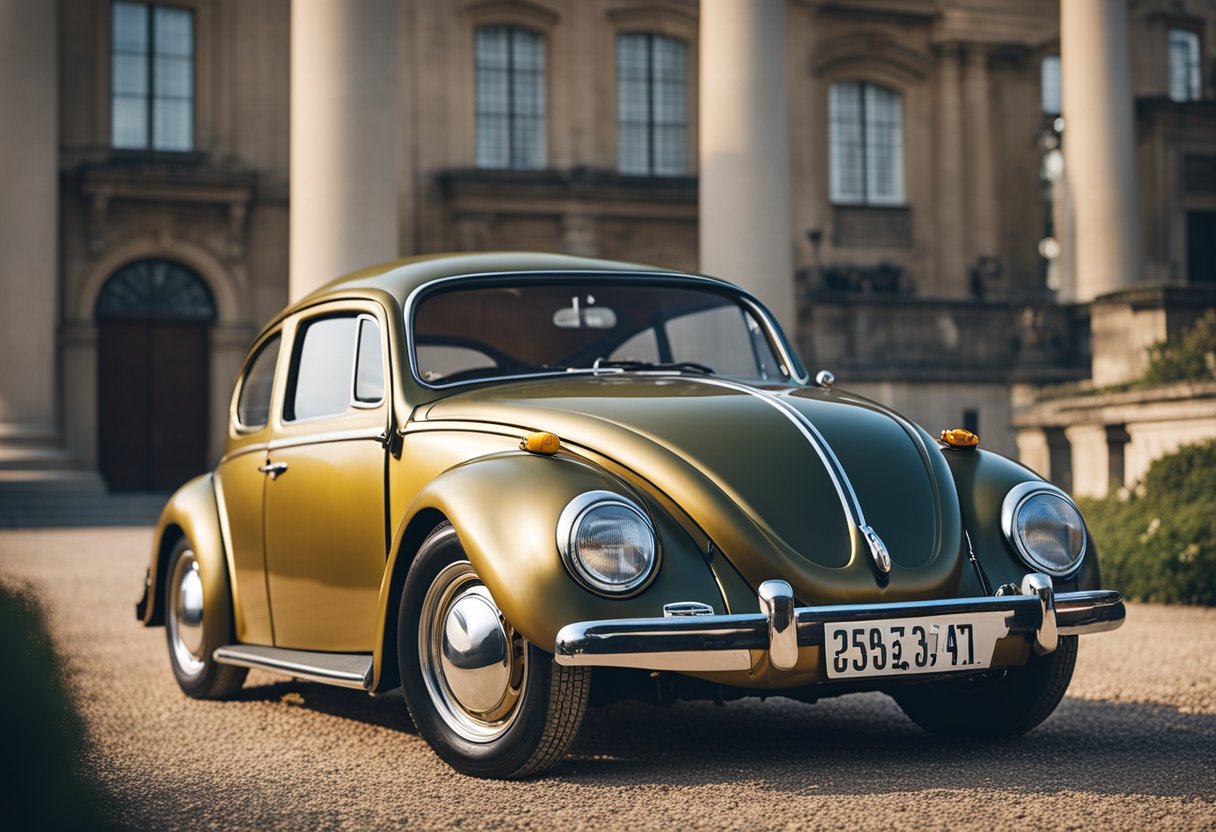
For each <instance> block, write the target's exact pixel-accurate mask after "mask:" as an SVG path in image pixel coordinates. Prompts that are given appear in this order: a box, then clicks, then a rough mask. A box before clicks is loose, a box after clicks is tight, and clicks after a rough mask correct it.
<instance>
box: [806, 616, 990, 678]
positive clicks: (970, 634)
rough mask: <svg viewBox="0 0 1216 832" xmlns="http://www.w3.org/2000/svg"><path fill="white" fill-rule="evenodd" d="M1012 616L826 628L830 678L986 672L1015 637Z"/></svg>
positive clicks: (891, 620)
mask: <svg viewBox="0 0 1216 832" xmlns="http://www.w3.org/2000/svg"><path fill="white" fill-rule="evenodd" d="M1006 617H1007V613H1004V612H980V613H961V614H958V615H933V616H926V617H923V618H886V619H882V620H880V621H852V622H849V623H848V624H825V625H824V626H823V634H824V659H825V661H826V662H827V672H828V678H829V679H857V678H862V677H868V676H911V675H914V674H918V673H950V672H951V671H958V670H983V669H984V668H987V667H988V666H989V665H991V664H992V652H993V650H994V649H996V643H997V640H998V639H1000V638H1003V637H1004V636H1006V635H1008V634H1009V628H1008V627H1007V626H1006V624H1005V620H1006Z"/></svg>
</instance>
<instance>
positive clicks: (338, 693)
mask: <svg viewBox="0 0 1216 832" xmlns="http://www.w3.org/2000/svg"><path fill="white" fill-rule="evenodd" d="M229 699H230V701H233V702H277V703H284V704H287V705H290V706H293V707H300V708H307V709H308V710H311V711H315V712H317V713H321V714H326V715H328V716H333V717H338V718H340V719H349V720H354V721H356V722H362V723H364V724H367V725H374V726H376V727H379V728H388V729H390V730H393V731H405V732H406V733H409V734H416V733H417V729H415V728H414V722H413V720H412V719H410V715H409V711H408V710H406V707H405V699H404V697H402V695H401V689H400V688H397V689H395V690H391V691H388V692H386V693H383V694H378V695H376V696H368V695H367V694H366V693H361V692H360V691H357V690H348V689H344V688H337V687H331V686H329V685H320V684H315V683H312V682H302V681H299V680H295V679H290V680H284V681H281V682H273V683H270V684H256V683H255V684H248V683H247V684H246V686H245V687H243V688H241V690H240V691H238V692H237V693H235V694H234V695H232V696H231V697H229Z"/></svg>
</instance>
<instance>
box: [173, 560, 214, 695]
mask: <svg viewBox="0 0 1216 832" xmlns="http://www.w3.org/2000/svg"><path fill="white" fill-rule="evenodd" d="M169 582H170V583H169V586H170V590H171V591H170V593H169V607H170V609H169V616H168V624H169V638H170V642H171V644H172V647H173V655H174V658H176V659H177V665H178V667H180V668H181V670H182V672H184V673H185V674H186V675H188V676H197V675H198V674H200V673H202V672H203V665H204V660H205V656H204V655H203V581H202V579H201V578H200V577H199V574H198V562H197V561H196V560H195V559H194V553H193V552H191V551H190V550H189V549H187V550H186V551H185V552H183V553H182V556H181V557H180V558H178V559H177V564H176V566H174V568H173V574H172V575H170V576H169Z"/></svg>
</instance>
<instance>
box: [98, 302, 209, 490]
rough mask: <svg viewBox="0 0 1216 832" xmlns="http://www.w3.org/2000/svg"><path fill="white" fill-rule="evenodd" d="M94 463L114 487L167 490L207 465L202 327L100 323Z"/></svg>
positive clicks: (203, 326) (199, 325)
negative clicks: (98, 465) (95, 457)
mask: <svg viewBox="0 0 1216 832" xmlns="http://www.w3.org/2000/svg"><path fill="white" fill-rule="evenodd" d="M97 351H98V372H97V393H98V403H97V404H98V407H97V410H98V443H99V447H98V458H99V462H100V468H101V473H102V476H103V477H105V479H106V482H107V483H109V486H110V488H111V489H114V490H116V491H117V490H126V491H132V490H145V491H146V490H151V491H164V490H169V489H173V488H176V487H177V486H179V485H181V484H182V483H183V482H185V481H186V480H188V479H190V477H192V476H195V475H196V474H201V473H202V472H203V471H204V470H206V465H207V398H208V397H207V386H208V385H207V365H208V362H207V326H206V324H204V323H194V322H176V321H175V322H164V321H113V320H108V321H103V322H101V323H100V325H99V342H98V348H97Z"/></svg>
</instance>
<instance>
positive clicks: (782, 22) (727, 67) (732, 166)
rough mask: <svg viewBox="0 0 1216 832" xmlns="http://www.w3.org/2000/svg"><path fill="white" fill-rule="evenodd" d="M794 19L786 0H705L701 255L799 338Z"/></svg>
mask: <svg viewBox="0 0 1216 832" xmlns="http://www.w3.org/2000/svg"><path fill="white" fill-rule="evenodd" d="M785 28H786V9H785V0H761V1H760V2H751V0H749V2H738V0H702V3H701V34H700V37H701V42H700V45H699V47H700V76H701V84H700V85H701V90H700V237H701V243H700V254H701V270H702V271H704V272H706V273H708V274H712V275H715V276H718V277H722V278H725V279H727V280H730V281H733V282H735V283H738V284H739V285H741V286H743V287H744V288H746V289H748V290H750V291H751V292H753V293H754V294H755V295H756V296H757V297H759V298H760V300H761V301H762V302H763V303H764V304H765V306H767V307H768V308H769V309H770V310H771V311H772V313H773V314H774V315H775V316H776V317H777V319H778V320H779V321H780V322H781V325H782V326H783V327H784V328H785V329H786V331H787V332H789V334H790V336H791V337H793V336H794V334H795V332H794V327H795V324H796V322H797V319H798V312H797V309H796V307H795V301H794V253H793V237H792V231H791V209H790V185H789V176H790V146H789V104H788V101H787V99H786V79H785V76H786V66H785V37H786V32H785Z"/></svg>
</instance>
